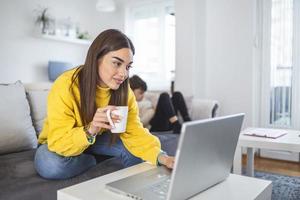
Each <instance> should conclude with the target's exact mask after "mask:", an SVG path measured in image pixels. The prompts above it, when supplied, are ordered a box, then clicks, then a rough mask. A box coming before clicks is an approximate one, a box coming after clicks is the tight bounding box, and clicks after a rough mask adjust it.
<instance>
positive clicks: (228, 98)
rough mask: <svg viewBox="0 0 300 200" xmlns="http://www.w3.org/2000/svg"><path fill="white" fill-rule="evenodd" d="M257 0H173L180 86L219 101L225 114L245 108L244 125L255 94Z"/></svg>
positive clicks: (249, 121)
mask: <svg viewBox="0 0 300 200" xmlns="http://www.w3.org/2000/svg"><path fill="white" fill-rule="evenodd" d="M253 2H254V1H253V0H207V1H206V0H201V1H199V0H188V2H186V1H184V2H183V1H181V0H175V8H176V17H177V18H176V20H177V24H176V29H177V30H178V31H177V35H176V42H177V53H176V56H177V60H176V83H175V85H176V89H179V90H182V91H183V92H184V93H186V94H193V95H194V96H198V97H202V98H211V99H216V100H218V101H219V102H220V105H221V107H220V114H221V115H226V114H232V113H238V112H245V113H246V119H245V123H244V126H249V125H252V124H253V110H254V103H253V99H255V98H254V95H255V94H254V92H253V91H254V90H253V72H252V71H253V60H252V59H253V49H252V43H253ZM186 4H189V5H186ZM186 6H189V8H187V7H186ZM203 10H205V11H204V12H201V11H203ZM203 13H205V16H203ZM185 19H187V21H185ZM203 30H204V33H203ZM193 44H196V45H197V46H196V47H193ZM197 48H198V49H197ZM193 59H195V60H196V61H195V60H193ZM177 72H178V73H177Z"/></svg>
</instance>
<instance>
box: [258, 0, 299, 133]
mask: <svg viewBox="0 0 300 200" xmlns="http://www.w3.org/2000/svg"><path fill="white" fill-rule="evenodd" d="M263 1H264V2H263V3H262V4H261V5H262V6H263V7H264V9H262V11H263V12H264V13H263V15H262V16H263V21H264V23H263V31H262V33H263V44H264V45H263V60H264V61H263V65H262V68H263V71H264V73H263V75H262V79H263V81H262V83H263V84H264V85H263V87H262V88H263V89H262V99H263V102H265V103H263V109H262V112H266V113H268V114H266V113H263V114H262V115H263V116H264V117H263V118H262V120H263V123H262V124H263V125H266V126H274V127H290V128H297V127H298V126H299V123H297V119H296V117H297V115H298V114H296V113H297V112H298V113H299V112H300V110H299V106H298V105H297V104H299V102H297V101H298V100H297V99H298V98H296V97H298V96H299V93H300V91H299V89H300V87H299V85H298V84H297V82H298V80H299V78H300V76H299V74H298V71H299V65H298V64H296V60H297V58H296V57H295V52H296V49H297V48H298V47H297V46H299V44H297V40H296V38H297V37H296V35H298V34H299V32H298V31H297V29H296V28H295V24H296V23H295V20H297V21H298V20H299V19H297V18H298V17H297V15H296V13H297V12H298V11H297V9H296V8H297V7H298V6H297V5H299V0H263ZM297 1H298V3H297V4H295V2H297ZM297 57H299V55H298V56H297ZM295 115H296V116H295ZM298 121H299V119H298Z"/></svg>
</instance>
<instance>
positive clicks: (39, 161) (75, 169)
mask: <svg viewBox="0 0 300 200" xmlns="http://www.w3.org/2000/svg"><path fill="white" fill-rule="evenodd" d="M93 154H96V155H108V156H114V157H118V158H120V159H121V162H122V164H123V166H124V167H129V166H132V165H135V164H138V163H141V162H142V160H141V159H140V158H137V157H135V156H134V155H132V154H131V153H130V152H129V151H128V150H127V149H126V148H125V147H124V145H123V143H122V141H121V140H120V139H118V140H117V141H116V143H115V144H113V145H111V146H110V136H109V134H108V133H103V134H102V135H99V136H97V138H96V142H95V143H94V144H93V145H91V146H90V147H89V148H88V149H87V150H86V151H85V152H84V153H82V154H81V155H78V156H70V157H64V156H60V155H58V154H56V153H54V152H51V151H49V150H48V145H47V144H43V145H41V146H39V147H38V149H37V151H36V153H35V158H34V165H35V169H36V171H37V172H38V173H39V174H40V175H41V176H42V177H44V178H46V179H67V178H71V177H74V176H77V175H79V174H81V173H83V172H85V171H87V170H88V169H89V168H91V167H93V166H95V165H96V158H95V157H94V156H93Z"/></svg>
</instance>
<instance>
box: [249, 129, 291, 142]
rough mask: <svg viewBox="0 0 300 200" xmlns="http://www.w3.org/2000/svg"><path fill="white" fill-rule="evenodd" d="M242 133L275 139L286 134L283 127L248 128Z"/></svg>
mask: <svg viewBox="0 0 300 200" xmlns="http://www.w3.org/2000/svg"><path fill="white" fill-rule="evenodd" d="M243 134H244V135H249V136H255V137H265V138H272V139H276V138H279V137H281V136H284V135H285V134H287V130H283V129H269V128H268V129H267V128H250V129H247V130H245V131H244V132H243Z"/></svg>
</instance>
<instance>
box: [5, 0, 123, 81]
mask: <svg viewBox="0 0 300 200" xmlns="http://www.w3.org/2000/svg"><path fill="white" fill-rule="evenodd" d="M96 2H97V1H96V0H88V1H86V0H51V1H47V0H1V1H0V27H1V31H0V82H2V83H3V82H14V81H16V80H21V81H23V82H35V81H47V80H48V77H47V63H48V61H49V60H58V61H66V62H70V63H72V64H74V65H78V64H82V63H83V62H84V60H85V56H86V53H87V50H88V46H87V45H80V44H71V43H65V42H57V41H51V40H45V39H41V38H38V37H36V36H35V34H34V32H35V28H36V27H35V25H34V21H35V17H36V13H35V12H34V10H35V9H36V8H38V6H39V5H40V6H42V7H48V8H49V11H50V14H51V16H53V17H55V18H56V19H64V18H68V17H70V18H71V19H72V20H73V21H75V22H78V23H79V25H80V28H81V29H82V30H87V31H89V33H90V34H91V36H92V38H94V37H96V35H97V34H98V33H100V32H101V31H103V30H105V29H107V28H117V29H120V30H123V29H124V28H123V27H124V6H122V1H121V0H118V1H117V3H118V5H119V7H118V8H117V10H116V12H113V13H100V12H97V11H96V7H95V5H96Z"/></svg>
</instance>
